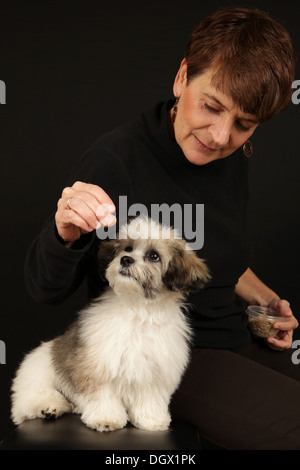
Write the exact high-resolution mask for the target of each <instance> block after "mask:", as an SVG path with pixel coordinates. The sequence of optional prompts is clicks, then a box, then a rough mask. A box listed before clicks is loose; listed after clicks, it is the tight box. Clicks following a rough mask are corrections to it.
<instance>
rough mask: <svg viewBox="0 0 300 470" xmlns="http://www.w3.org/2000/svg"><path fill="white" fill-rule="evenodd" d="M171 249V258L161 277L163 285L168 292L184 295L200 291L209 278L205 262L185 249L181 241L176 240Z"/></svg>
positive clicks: (191, 251)
mask: <svg viewBox="0 0 300 470" xmlns="http://www.w3.org/2000/svg"><path fill="white" fill-rule="evenodd" d="M172 249H173V256H172V258H171V260H170V262H169V265H168V269H167V272H166V274H165V275H164V277H163V282H164V284H165V285H166V286H167V287H168V289H170V290H173V291H179V292H184V293H185V294H188V293H191V292H197V291H198V290H200V289H202V288H203V287H204V285H205V284H206V283H207V282H208V281H209V280H210V278H211V276H210V273H209V270H208V267H207V266H206V264H205V262H204V261H203V260H202V259H200V258H198V257H197V256H196V254H195V252H194V251H193V250H188V249H186V245H185V242H184V241H183V240H176V242H174V246H173V247H172Z"/></svg>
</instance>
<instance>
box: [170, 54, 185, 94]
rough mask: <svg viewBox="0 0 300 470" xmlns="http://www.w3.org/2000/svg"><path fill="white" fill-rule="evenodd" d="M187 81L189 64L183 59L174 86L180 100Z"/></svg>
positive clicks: (174, 91)
mask: <svg viewBox="0 0 300 470" xmlns="http://www.w3.org/2000/svg"><path fill="white" fill-rule="evenodd" d="M186 79H187V63H186V59H183V60H182V61H181V64H180V67H179V70H178V72H177V75H176V77H175V80H174V85H173V93H174V96H176V98H179V97H180V96H181V93H182V89H183V87H184V86H185V85H186Z"/></svg>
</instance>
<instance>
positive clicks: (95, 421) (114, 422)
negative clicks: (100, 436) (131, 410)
mask: <svg viewBox="0 0 300 470" xmlns="http://www.w3.org/2000/svg"><path fill="white" fill-rule="evenodd" d="M98 411H99V410H98ZM118 411H119V412H118V413H116V410H111V413H108V412H107V410H106V411H105V412H104V411H103V410H102V411H101V412H98V413H96V412H95V410H94V412H92V413H87V410H85V412H84V413H82V415H81V420H82V422H83V423H84V424H85V425H86V426H87V427H88V428H91V429H93V430H95V431H99V432H109V431H116V430H117V429H122V428H124V427H125V426H126V424H127V421H128V416H127V413H126V411H125V409H124V408H121V407H120V409H119V410H118Z"/></svg>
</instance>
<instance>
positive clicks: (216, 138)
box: [210, 121, 232, 148]
mask: <svg viewBox="0 0 300 470" xmlns="http://www.w3.org/2000/svg"><path fill="white" fill-rule="evenodd" d="M231 127H232V124H231V123H230V122H228V121H220V122H217V123H215V124H213V125H212V126H211V128H210V133H211V137H212V140H213V142H214V146H217V147H219V148H221V147H225V145H226V144H227V143H228V142H229V139H230V134H231Z"/></svg>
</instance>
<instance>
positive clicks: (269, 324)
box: [246, 305, 287, 338]
mask: <svg viewBox="0 0 300 470" xmlns="http://www.w3.org/2000/svg"><path fill="white" fill-rule="evenodd" d="M246 313H247V315H248V319H249V328H250V330H251V332H252V334H253V335H254V336H256V337H259V338H274V336H276V335H277V333H278V331H279V329H278V328H274V326H273V325H274V323H276V322H283V321H286V320H287V319H286V318H285V317H281V316H279V315H278V314H277V313H276V312H275V311H274V310H273V309H270V308H266V307H260V306H258V305H249V307H248V308H247V309H246Z"/></svg>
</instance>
